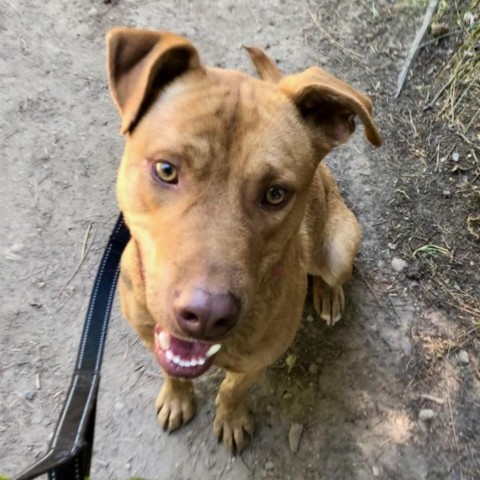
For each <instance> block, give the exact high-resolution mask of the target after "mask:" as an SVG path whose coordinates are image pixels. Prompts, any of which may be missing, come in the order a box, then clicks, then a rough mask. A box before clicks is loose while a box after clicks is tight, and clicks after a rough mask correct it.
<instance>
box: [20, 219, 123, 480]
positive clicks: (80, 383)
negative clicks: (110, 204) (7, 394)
mask: <svg viewBox="0 0 480 480" xmlns="http://www.w3.org/2000/svg"><path fill="white" fill-rule="evenodd" d="M129 239H130V233H129V231H128V229H127V227H126V225H125V223H124V221H123V217H122V215H120V216H119V217H118V219H117V222H116V224H115V227H114V229H113V231H112V233H111V235H110V238H109V240H108V243H107V246H106V248H105V251H104V253H103V257H102V261H101V262H100V267H99V269H98V272H97V276H96V278H95V282H94V284H93V290H92V295H91V297H90V302H89V304H88V310H87V315H86V318H85V323H84V326H83V332H82V337H81V341H80V347H79V350H78V354H77V362H76V365H75V371H74V373H73V376H72V381H71V383H70V387H69V389H68V393H67V398H66V400H65V403H64V405H63V408H62V413H61V414H60V418H59V420H58V422H57V426H56V427H55V433H54V435H53V438H52V440H51V442H50V446H49V448H48V451H47V453H46V454H45V455H44V456H43V457H42V458H41V459H40V460H39V461H38V462H36V463H35V464H34V465H32V466H31V467H30V468H28V469H27V470H25V471H24V472H23V473H22V474H20V475H18V476H17V477H14V479H13V480H32V479H34V478H37V477H39V476H40V475H43V474H45V473H47V474H48V478H49V480H84V478H85V477H87V476H88V475H89V474H90V465H91V460H92V449H93V439H94V432H95V413H96V407H97V395H98V387H99V385H100V370H101V367H102V358H103V351H104V348H105V340H106V335H107V330H108V325H109V322H110V312H111V310H112V303H113V297H114V294H115V288H116V286H117V280H118V274H119V271H120V268H119V267H120V258H121V256H122V253H123V250H124V249H125V246H126V245H127V243H128V240H129Z"/></svg>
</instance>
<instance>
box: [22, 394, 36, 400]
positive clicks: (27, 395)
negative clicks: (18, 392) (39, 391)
mask: <svg viewBox="0 0 480 480" xmlns="http://www.w3.org/2000/svg"><path fill="white" fill-rule="evenodd" d="M23 396H24V398H25V399H26V400H28V401H30V402H31V401H32V400H33V399H34V398H35V392H31V391H28V392H25V393H24V394H23Z"/></svg>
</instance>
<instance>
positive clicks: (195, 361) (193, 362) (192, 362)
mask: <svg viewBox="0 0 480 480" xmlns="http://www.w3.org/2000/svg"><path fill="white" fill-rule="evenodd" d="M197 365H198V360H197V359H196V358H192V359H191V360H190V366H191V367H196V366H197Z"/></svg>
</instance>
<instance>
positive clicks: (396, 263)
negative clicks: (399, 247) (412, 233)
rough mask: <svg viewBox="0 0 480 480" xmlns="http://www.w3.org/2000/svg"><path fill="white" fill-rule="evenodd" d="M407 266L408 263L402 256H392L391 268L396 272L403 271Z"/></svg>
mask: <svg viewBox="0 0 480 480" xmlns="http://www.w3.org/2000/svg"><path fill="white" fill-rule="evenodd" d="M407 267H408V263H407V262H406V261H405V260H403V259H402V258H399V257H393V258H392V268H393V269H394V270H395V271H396V272H403V270H405V269H406V268H407Z"/></svg>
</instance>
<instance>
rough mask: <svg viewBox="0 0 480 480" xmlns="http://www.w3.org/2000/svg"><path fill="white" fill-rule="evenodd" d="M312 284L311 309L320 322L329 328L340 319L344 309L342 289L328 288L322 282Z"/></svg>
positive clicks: (339, 287)
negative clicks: (323, 322)
mask: <svg viewBox="0 0 480 480" xmlns="http://www.w3.org/2000/svg"><path fill="white" fill-rule="evenodd" d="M315 280H317V279H316V278H315V279H314V282H313V307H314V308H315V311H316V312H317V314H318V315H319V316H320V318H321V319H322V320H325V322H326V323H327V325H328V326H329V327H332V326H333V325H335V324H336V323H337V322H338V321H339V320H340V318H342V313H343V310H344V309H345V297H344V296H343V288H342V287H341V286H338V287H329V286H328V285H327V284H325V283H324V282H323V281H318V282H317V281H315Z"/></svg>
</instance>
